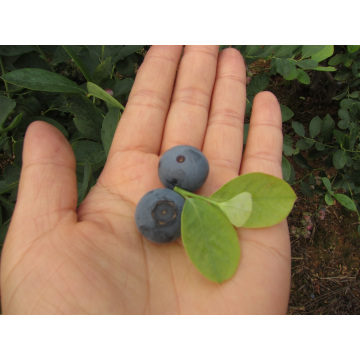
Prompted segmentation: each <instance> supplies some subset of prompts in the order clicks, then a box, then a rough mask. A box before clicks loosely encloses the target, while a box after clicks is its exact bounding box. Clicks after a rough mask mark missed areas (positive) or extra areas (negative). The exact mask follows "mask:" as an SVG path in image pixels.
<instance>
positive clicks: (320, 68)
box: [313, 66, 336, 71]
mask: <svg viewBox="0 0 360 360" xmlns="http://www.w3.org/2000/svg"><path fill="white" fill-rule="evenodd" d="M313 70H315V71H336V68H334V67H332V66H317V67H316V68H314V69H313Z"/></svg>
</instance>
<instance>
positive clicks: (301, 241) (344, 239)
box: [269, 76, 360, 315]
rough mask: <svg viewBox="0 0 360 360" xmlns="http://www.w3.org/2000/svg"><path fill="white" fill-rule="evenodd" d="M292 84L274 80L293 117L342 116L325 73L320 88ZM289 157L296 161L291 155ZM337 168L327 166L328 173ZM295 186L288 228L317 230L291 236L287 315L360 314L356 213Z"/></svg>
mask: <svg viewBox="0 0 360 360" xmlns="http://www.w3.org/2000/svg"><path fill="white" fill-rule="evenodd" d="M293 83H294V81H292V82H291V84H290V83H289V84H287V83H286V82H285V83H284V80H283V79H282V78H278V79H277V78H275V79H274V81H273V82H272V83H271V85H270V88H269V90H270V91H272V92H273V93H274V94H275V95H276V96H277V97H278V99H279V102H280V103H281V104H283V105H286V106H288V107H289V108H290V109H291V110H292V111H293V112H294V113H295V115H294V118H293V120H296V121H299V122H301V123H303V124H304V125H305V126H306V124H308V123H309V122H310V120H311V119H312V118H313V117H315V116H317V115H318V116H320V117H321V118H322V117H324V116H325V115H326V114H330V115H331V116H332V118H333V119H334V120H335V121H336V120H337V119H338V115H337V112H338V109H339V105H338V102H336V101H329V97H328V93H327V89H329V87H331V86H332V85H333V84H332V83H331V82H330V81H329V79H328V78H327V77H326V76H323V77H321V76H320V77H319V78H318V79H317V86H316V87H313V88H312V89H310V88H308V87H305V86H303V85H300V84H297V86H294V85H293ZM312 83H313V81H312ZM290 123H291V122H288V123H284V133H285V134H286V133H289V134H292V136H293V132H292V129H291V124H290ZM288 160H289V161H290V162H291V158H288ZM291 163H292V165H293V166H294V168H295V174H296V180H298V179H301V178H302V177H304V176H305V175H306V174H307V172H308V171H307V170H306V169H303V168H301V167H299V166H297V165H296V164H294V163H293V162H291ZM320 166H321V165H320ZM333 170H334V169H326V171H327V172H328V173H331V172H332V171H333ZM293 188H294V190H295V192H296V194H297V196H298V200H297V201H296V203H295V206H294V208H293V211H292V212H291V214H290V216H289V218H288V223H289V228H290V229H292V228H297V229H303V230H305V229H306V226H308V225H309V224H311V226H310V227H312V228H311V231H310V234H308V235H307V236H303V235H297V234H291V246H292V279H291V293H290V301H289V308H288V314H292V315H301V314H314V315H315V314H324V315H325V314H327V315H332V314H342V315H354V314H360V236H359V233H358V231H357V228H358V224H359V220H358V217H357V213H356V212H351V211H348V210H347V209H345V208H344V207H343V206H342V205H341V204H339V203H335V204H334V205H332V206H328V205H326V203H324V200H323V196H317V195H315V197H314V198H311V199H310V198H307V197H305V196H304V195H303V194H302V192H301V190H300V187H299V186H298V185H295V186H293ZM320 210H323V211H325V216H324V217H323V218H321V216H319V211H320ZM306 215H309V217H308V218H307V220H308V222H306V221H304V216H306ZM294 232H295V230H294ZM305 232H306V230H305Z"/></svg>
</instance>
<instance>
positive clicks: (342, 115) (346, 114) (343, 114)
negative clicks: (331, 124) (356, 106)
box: [338, 109, 351, 122]
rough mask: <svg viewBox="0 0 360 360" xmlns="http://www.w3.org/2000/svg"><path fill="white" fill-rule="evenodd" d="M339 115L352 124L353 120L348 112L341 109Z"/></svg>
mask: <svg viewBox="0 0 360 360" xmlns="http://www.w3.org/2000/svg"><path fill="white" fill-rule="evenodd" d="M338 114H339V117H340V118H341V119H342V120H345V121H346V122H350V120H351V119H350V113H349V111H348V110H346V109H339V111H338Z"/></svg>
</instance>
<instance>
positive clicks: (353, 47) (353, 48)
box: [346, 45, 360, 54]
mask: <svg viewBox="0 0 360 360" xmlns="http://www.w3.org/2000/svg"><path fill="white" fill-rule="evenodd" d="M346 48H347V51H348V52H349V53H350V54H351V53H354V52H356V51H358V50H359V49H360V45H348V46H347V47H346Z"/></svg>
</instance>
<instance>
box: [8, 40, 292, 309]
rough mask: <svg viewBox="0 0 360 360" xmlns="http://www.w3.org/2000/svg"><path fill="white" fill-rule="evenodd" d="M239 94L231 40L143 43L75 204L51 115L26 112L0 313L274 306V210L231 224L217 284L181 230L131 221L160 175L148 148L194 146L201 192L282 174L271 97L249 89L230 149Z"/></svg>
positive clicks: (281, 294) (279, 295)
mask: <svg viewBox="0 0 360 360" xmlns="http://www.w3.org/2000/svg"><path fill="white" fill-rule="evenodd" d="M182 51H183V54H182ZM180 58H181V61H180ZM179 62H180V66H179V68H178V64H179ZM245 104H246V72H245V65H244V62H243V59H242V57H241V55H240V53H239V52H238V51H237V50H235V49H226V50H223V51H222V52H221V53H220V54H219V53H218V47H217V46H186V47H185V48H184V49H183V47H182V46H153V47H152V48H151V49H150V50H149V51H148V53H147V55H146V58H145V60H144V62H143V64H142V66H141V67H140V69H139V71H138V73H137V77H136V81H135V83H134V86H133V89H132V91H131V94H130V97H129V101H128V104H127V106H126V110H125V111H124V114H123V116H122V118H121V121H120V123H119V126H118V128H117V131H116V134H115V137H114V140H113V144H112V147H111V150H110V153H109V157H108V160H107V163H106V165H105V168H104V170H103V172H102V174H101V176H100V178H99V179H98V182H97V184H96V186H94V187H93V188H92V190H91V191H90V193H89V194H88V196H87V197H86V199H85V200H84V201H83V203H82V204H81V205H80V207H79V208H77V206H76V202H77V193H76V177H75V159H74V154H73V152H72V150H71V147H70V145H69V144H68V142H67V141H66V139H65V138H64V137H63V136H62V134H61V133H60V132H59V131H58V130H57V129H55V128H54V127H52V126H51V125H49V124H46V123H44V122H33V123H32V124H31V125H30V126H29V128H28V130H27V133H26V136H25V141H24V154H23V169H22V173H21V179H20V184H19V192H18V200H17V203H16V207H15V211H14V214H13V217H12V221H11V224H10V228H9V231H8V235H7V238H6V240H5V244H4V248H3V252H2V257H1V301H2V311H3V313H4V314H285V313H286V311H287V306H288V299H289V292H290V269H291V266H290V242H289V231H288V226H287V223H286V222H285V221H283V222H282V223H280V224H278V225H276V226H274V227H271V228H263V229H239V230H238V235H239V241H240V246H241V249H242V256H241V260H240V264H239V267H238V270H237V272H236V274H235V275H234V277H233V278H232V279H230V280H228V281H226V282H224V283H223V284H221V285H219V284H215V283H212V282H210V281H208V280H207V279H206V278H204V277H203V276H202V275H201V274H200V273H199V272H198V271H197V270H196V268H195V267H194V266H193V265H192V263H191V262H190V260H189V258H188V256H187V255H186V253H185V250H184V248H183V246H182V244H181V241H178V242H175V243H171V244H167V245H158V244H153V243H150V242H149V241H147V240H145V239H144V238H142V237H141V236H140V234H139V232H138V231H137V229H136V226H135V221H134V213H135V208H136V204H137V203H138V201H139V200H140V198H141V197H142V196H143V195H144V194H145V193H146V192H148V191H149V190H152V189H154V188H157V187H161V183H160V180H159V179H158V175H157V167H158V162H159V156H160V155H161V154H162V153H163V152H164V151H166V150H168V149H169V148H171V147H173V146H176V145H180V144H186V145H192V146H195V147H197V148H199V149H201V150H202V151H203V153H204V154H205V156H206V157H207V159H208V160H209V164H210V172H209V176H208V179H207V180H206V182H205V184H204V186H203V187H202V188H201V189H200V191H199V192H198V193H199V194H203V195H205V196H208V195H210V194H212V193H213V192H214V191H216V190H217V189H218V188H219V187H220V186H222V185H223V184H224V183H226V182H228V181H229V180H231V179H233V178H234V177H236V176H238V175H239V174H245V173H249V172H256V171H261V172H265V173H268V174H271V175H275V176H278V177H281V176H282V172H281V154H282V131H281V112H280V108H279V104H278V101H277V99H276V98H275V96H274V95H273V94H271V93H269V92H262V93H260V94H258V95H257V96H256V98H255V100H254V104H253V110H252V115H251V120H250V130H249V134H248V139H247V144H246V149H245V151H244V153H242V147H243V146H242V143H243V140H242V138H243V124H244V111H245Z"/></svg>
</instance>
